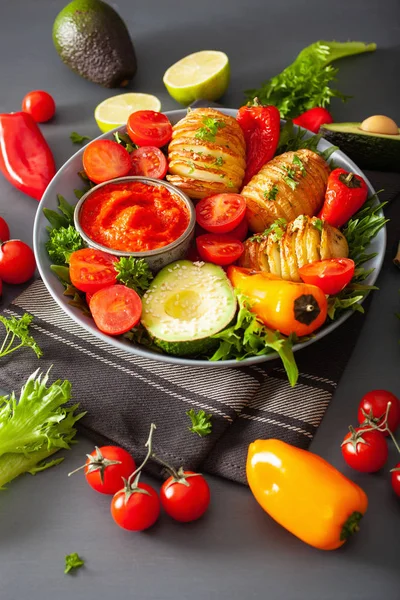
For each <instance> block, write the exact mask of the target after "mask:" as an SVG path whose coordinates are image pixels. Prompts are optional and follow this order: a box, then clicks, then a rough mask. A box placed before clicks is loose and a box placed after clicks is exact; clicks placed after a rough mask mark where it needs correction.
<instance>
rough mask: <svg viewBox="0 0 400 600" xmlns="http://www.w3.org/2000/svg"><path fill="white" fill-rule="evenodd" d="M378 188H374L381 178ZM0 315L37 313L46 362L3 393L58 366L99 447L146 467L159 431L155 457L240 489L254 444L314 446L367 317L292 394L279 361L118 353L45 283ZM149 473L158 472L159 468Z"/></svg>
mask: <svg viewBox="0 0 400 600" xmlns="http://www.w3.org/2000/svg"><path fill="white" fill-rule="evenodd" d="M371 180H372V182H373V183H374V184H376V178H375V177H374V176H372V177H371ZM378 185H379V186H380V185H381V184H378ZM382 187H383V185H382ZM397 190H400V185H399V186H398V187H397ZM391 196H392V197H393V196H394V193H393V194H391ZM388 197H389V196H388V195H387V194H386V198H388ZM381 198H382V199H385V194H382V197H381ZM399 209H400V206H398V205H397V206H396V203H394V202H393V203H391V205H390V207H389V210H388V216H389V217H391V218H392V222H391V223H390V224H389V227H388V231H389V233H390V232H391V236H389V245H388V247H390V255H388V256H387V258H386V261H385V263H386V268H390V263H391V257H392V246H393V244H394V239H395V237H396V235H397V233H396V218H395V211H396V212H397V215H398V216H397V222H399V221H400V210H399ZM390 213H391V214H390ZM397 231H398V228H397ZM2 312H3V314H4V315H5V316H10V315H16V316H19V315H22V314H23V313H24V312H29V313H31V314H32V315H33V316H34V322H33V324H32V333H33V335H34V337H35V339H36V340H37V342H38V343H39V345H40V346H41V347H42V349H43V352H44V356H43V358H41V359H40V361H39V360H37V359H36V357H35V355H34V353H33V352H31V351H30V350H29V349H22V350H20V351H18V352H16V353H15V354H12V355H10V356H9V357H4V358H2V359H1V363H0V387H1V388H2V389H5V390H10V391H11V390H18V388H19V387H20V386H21V385H22V384H23V383H24V382H25V380H26V379H27V377H28V375H30V374H31V373H32V372H33V371H35V370H36V369H37V368H38V367H41V368H42V369H43V370H47V369H48V368H49V366H50V365H51V364H52V365H53V369H52V376H53V378H66V379H69V380H70V381H71V382H72V389H73V400H74V402H79V403H80V406H81V408H82V409H84V410H86V411H87V415H86V416H85V417H84V418H83V419H82V421H81V422H80V425H79V428H80V431H81V432H82V433H84V434H86V435H87V436H89V437H90V438H92V439H93V440H94V441H96V442H98V443H103V442H106V441H107V442H113V443H117V444H121V445H122V446H124V447H126V448H127V449H129V450H131V451H132V453H133V454H134V456H135V458H137V460H140V459H141V457H142V456H143V455H144V442H145V440H146V438H147V434H148V430H149V426H150V423H151V422H154V423H156V425H157V431H156V433H155V437H154V442H155V450H156V452H157V453H158V454H159V455H160V456H162V457H164V459H166V460H168V461H170V462H172V463H173V464H174V465H175V466H180V465H181V464H183V465H184V466H185V467H186V468H193V469H203V470H205V471H208V472H211V473H214V474H218V475H221V476H223V477H227V478H229V479H233V480H235V481H238V482H240V483H245V482H246V480H245V472H244V460H245V455H246V450H247V446H248V443H249V442H250V441H252V440H253V439H255V438H257V437H277V438H281V439H284V440H286V441H289V442H290V443H292V444H295V445H297V446H299V447H303V448H305V447H307V446H308V445H309V443H310V442H311V440H312V438H313V436H314V434H315V432H316V430H317V428H318V426H319V424H320V422H321V419H322V417H323V415H324V413H325V411H326V409H327V407H328V405H329V402H330V400H331V398H332V395H333V393H334V390H335V388H336V385H337V382H338V381H339V379H340V376H341V374H342V372H343V370H344V368H345V366H346V363H347V361H348V359H349V357H350V354H351V352H352V349H353V347H354V344H355V342H356V339H357V335H358V332H359V330H360V328H361V327H362V323H363V320H364V319H365V318H367V316H366V315H354V316H352V317H351V318H350V319H349V320H348V321H347V322H346V323H344V324H343V325H342V326H341V327H339V328H338V329H337V330H335V331H334V332H332V333H331V334H330V335H329V336H327V337H326V338H324V339H323V340H320V341H319V342H316V343H315V344H312V345H311V346H309V347H307V348H304V349H302V350H301V351H300V352H298V353H297V354H296V359H297V361H298V364H299V369H300V377H299V382H298V384H297V385H296V386H295V387H294V388H290V386H289V385H288V383H287V381H286V376H285V373H284V371H283V369H282V366H281V364H280V362H279V361H278V360H274V361H271V362H267V363H262V364H260V365H258V366H253V367H245V368H244V367H242V368H236V369H234V368H230V369H227V368H219V369H216V368H214V369H205V368H198V367H186V366H179V365H168V364H165V363H162V362H157V361H153V360H150V359H144V358H141V357H138V356H134V355H131V354H128V353H127V352H125V351H122V350H119V349H117V348H114V347H113V346H111V345H109V344H107V343H105V342H103V341H101V340H99V339H98V338H97V337H95V336H93V335H91V334H90V333H88V332H87V331H86V330H84V329H83V328H81V327H80V326H79V325H78V324H77V323H75V322H74V321H73V320H72V319H71V318H70V317H69V316H67V315H66V314H65V313H64V311H63V310H62V309H61V308H60V307H59V306H58V305H57V304H56V303H55V302H54V300H53V299H52V297H51V296H50V294H49V293H48V292H47V290H46V288H45V286H44V284H43V283H42V281H41V280H37V281H35V282H34V283H33V284H31V285H30V286H29V287H28V288H27V289H26V290H25V291H24V292H23V293H22V294H21V295H20V296H19V297H18V298H17V299H16V300H14V302H13V303H12V304H11V305H10V306H9V307H7V308H4V309H3V311H2ZM190 408H194V409H195V410H199V409H203V410H205V411H206V412H207V413H210V414H212V422H213V428H212V433H211V434H210V435H209V436H207V437H204V438H200V437H199V436H198V435H196V434H194V433H191V432H190V431H189V418H188V417H187V415H186V412H187V410H188V409H190ZM149 470H151V471H152V472H153V473H159V470H158V467H155V466H154V465H153V466H151V467H150V469H149Z"/></svg>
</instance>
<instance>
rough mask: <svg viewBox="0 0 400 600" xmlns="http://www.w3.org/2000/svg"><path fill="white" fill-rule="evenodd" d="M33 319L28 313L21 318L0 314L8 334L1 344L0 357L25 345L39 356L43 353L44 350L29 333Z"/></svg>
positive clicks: (0, 319)
mask: <svg viewBox="0 0 400 600" xmlns="http://www.w3.org/2000/svg"><path fill="white" fill-rule="evenodd" d="M32 321H33V317H32V315H29V314H28V313H25V314H23V315H22V317H20V318H19V319H18V318H17V317H8V318H7V317H4V316H2V315H0V323H3V325H4V327H5V328H6V336H5V338H4V340H3V342H2V344H1V346H0V357H3V356H7V355H8V354H11V353H12V352H15V351H16V350H19V349H20V348H23V347H24V346H26V347H27V348H31V349H32V350H33V351H34V353H35V354H36V356H37V357H38V358H40V357H41V356H42V355H43V352H42V350H41V349H40V348H39V346H38V345H37V343H36V342H35V340H34V339H33V337H32V336H31V335H30V333H29V325H30V324H31V323H32Z"/></svg>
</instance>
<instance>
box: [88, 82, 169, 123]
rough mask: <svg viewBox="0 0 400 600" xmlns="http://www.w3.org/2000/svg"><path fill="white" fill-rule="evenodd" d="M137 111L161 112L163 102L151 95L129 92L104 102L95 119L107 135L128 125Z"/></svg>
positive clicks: (98, 107) (95, 112) (100, 105)
mask: <svg viewBox="0 0 400 600" xmlns="http://www.w3.org/2000/svg"><path fill="white" fill-rule="evenodd" d="M137 110H154V111H156V112H160V110H161V102H160V100H159V99H158V98H157V97H156V96H152V95H151V94H139V93H134V92H127V93H126V94H120V95H119V96H111V98H107V99H106V100H103V102H101V103H100V104H99V105H98V106H97V107H96V110H95V111H94V118H95V119H96V123H97V125H98V126H99V129H100V130H101V131H102V132H103V133H106V131H110V130H111V129H115V127H120V126H121V125H126V122H127V120H128V117H129V116H130V115H131V114H132V113H133V112H136V111H137Z"/></svg>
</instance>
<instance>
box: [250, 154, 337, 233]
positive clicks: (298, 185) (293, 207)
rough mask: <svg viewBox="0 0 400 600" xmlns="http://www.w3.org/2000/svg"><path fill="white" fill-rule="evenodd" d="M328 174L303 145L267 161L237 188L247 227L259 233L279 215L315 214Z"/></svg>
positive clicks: (325, 166)
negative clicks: (242, 202)
mask: <svg viewBox="0 0 400 600" xmlns="http://www.w3.org/2000/svg"><path fill="white" fill-rule="evenodd" d="M329 173H330V169H329V166H328V164H327V163H326V161H325V160H324V159H323V158H322V157H321V156H319V154H316V153H315V152H312V151H311V150H308V149H305V148H304V149H301V150H297V151H296V152H285V153H284V154H281V155H279V156H276V157H275V158H273V159H272V160H270V161H269V162H268V163H267V164H266V165H264V166H263V167H262V168H261V170H260V171H259V172H258V173H257V175H255V176H254V177H253V178H252V179H251V180H250V181H249V183H248V184H247V185H245V186H244V188H243V190H242V191H241V194H242V195H243V196H244V197H245V199H246V203H247V220H248V223H249V227H250V229H251V230H252V231H255V232H260V231H264V230H265V229H266V228H267V227H269V225H271V224H272V223H273V222H274V221H275V220H276V219H279V218H284V219H286V220H287V221H292V220H293V219H295V218H296V217H298V216H299V215H309V216H312V215H315V214H316V213H317V212H318V211H319V210H320V208H321V207H322V204H323V202H324V196H325V190H326V185H327V181H328V176H329Z"/></svg>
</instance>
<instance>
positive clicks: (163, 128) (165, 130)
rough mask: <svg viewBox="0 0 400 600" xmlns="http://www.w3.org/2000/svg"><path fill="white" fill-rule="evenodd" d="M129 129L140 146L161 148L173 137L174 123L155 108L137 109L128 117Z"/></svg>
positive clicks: (131, 135) (134, 140) (131, 136)
mask: <svg viewBox="0 0 400 600" xmlns="http://www.w3.org/2000/svg"><path fill="white" fill-rule="evenodd" d="M126 128H127V131H128V135H129V137H130V138H131V140H132V141H133V142H134V143H135V144H137V145H138V146H156V147H157V148H161V147H162V146H165V144H167V143H168V142H169V141H170V139H171V137H172V125H171V123H170V122H169V120H168V117H166V116H165V115H163V114H162V113H159V112H155V111H154V110H137V111H136V112H134V113H132V114H131V115H130V117H129V118H128V123H127V126H126Z"/></svg>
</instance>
